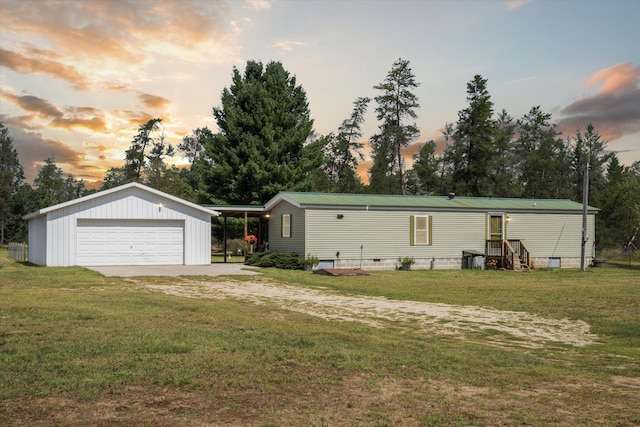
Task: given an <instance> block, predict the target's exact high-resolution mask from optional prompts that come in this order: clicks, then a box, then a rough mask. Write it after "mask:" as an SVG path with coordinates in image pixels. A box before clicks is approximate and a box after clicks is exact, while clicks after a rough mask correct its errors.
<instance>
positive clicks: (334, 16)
mask: <svg viewBox="0 0 640 427" xmlns="http://www.w3.org/2000/svg"><path fill="white" fill-rule="evenodd" d="M638 22H640V1H636V0H609V1H604V0H603V1H589V0H584V1H578V0H570V1H563V0H554V1H550V0H514V1H471V0H467V1H455V0H453V1H436V0H423V1H398V0H394V1H391V0H388V1H373V0H371V1H364V0H362V1H356V0H352V1H349V0H347V1H330V0H315V1H313V0H298V1H266V0H264V1H263V0H254V1H227V2H224V1H213V0H175V1H169V0H151V1H134V0H130V1H119V0H87V1H80V0H67V1H57V0H49V1H44V0H0V122H2V123H3V124H4V125H5V126H6V127H7V128H9V131H10V135H11V136H12V137H13V139H14V143H13V144H14V147H15V149H16V150H17V152H18V154H19V157H20V162H21V164H22V165H23V167H24V170H25V174H26V176H27V180H28V181H29V182H32V180H33V178H34V177H35V176H36V174H37V171H38V169H39V167H40V166H41V165H42V163H43V161H44V160H45V159H46V158H48V157H52V156H53V157H54V158H55V161H56V163H57V165H58V166H59V167H61V168H62V169H63V171H64V172H65V173H67V174H68V173H70V174H73V176H74V177H75V178H77V179H79V178H83V179H84V180H85V182H86V183H87V185H88V186H89V187H92V186H95V185H96V182H99V181H101V180H102V178H103V176H104V172H105V171H106V170H107V169H108V168H110V167H119V166H121V165H122V164H123V159H124V152H125V150H126V149H127V148H128V147H129V145H130V143H131V140H132V137H133V135H134V134H135V132H136V130H137V128H138V126H139V125H140V124H142V123H144V122H146V121H147V120H148V119H150V118H153V117H160V118H162V119H163V123H164V132H165V138H166V139H167V141H169V142H170V143H172V144H174V145H176V146H177V145H178V144H179V143H180V142H181V140H182V138H183V137H184V136H185V135H187V134H189V133H190V132H191V131H192V130H194V129H196V128H199V127H204V126H208V127H209V128H210V129H211V130H213V131H214V132H215V131H216V130H217V128H216V124H215V121H214V120H213V117H212V107H214V106H220V94H221V92H222V90H223V88H224V87H228V86H229V85H230V83H231V73H232V69H233V67H234V66H236V67H238V68H239V69H240V70H244V67H245V65H246V62H247V60H250V59H254V60H259V61H262V62H263V63H265V64H266V63H267V62H269V61H280V62H282V64H283V66H284V68H285V69H286V70H288V71H289V72H290V73H291V74H292V75H295V76H296V79H297V83H298V84H300V85H302V87H303V88H304V89H305V91H306V93H307V97H308V100H309V107H310V110H311V116H312V118H313V119H314V121H315V123H314V128H315V130H316V131H317V132H318V133H320V134H326V133H329V132H332V131H333V132H335V131H336V130H337V128H338V126H339V125H340V122H341V121H342V120H344V119H345V118H347V117H348V116H349V114H350V113H351V109H352V103H353V101H354V100H355V99H356V98H357V97H361V96H369V97H371V98H373V97H375V96H376V95H377V92H376V91H375V90H374V89H373V86H374V85H376V84H378V83H380V82H382V81H383V80H384V78H385V76H386V74H387V72H388V71H389V70H390V69H391V66H392V64H393V62H394V61H396V60H397V59H398V58H403V59H407V60H409V61H410V62H411V67H412V69H413V72H414V74H415V76H416V79H417V81H418V82H420V83H421V85H420V87H419V88H417V89H416V90H415V93H416V95H417V96H418V97H419V101H420V104H421V108H420V109H419V111H418V112H417V113H418V120H417V124H418V127H419V128H420V130H421V135H420V138H419V139H418V141H417V143H424V142H425V141H427V140H429V139H436V140H439V139H440V138H441V137H440V133H441V130H442V128H443V127H444V125H445V124H446V123H447V122H455V121H456V120H457V118H458V111H459V110H461V109H463V108H465V107H466V106H467V102H466V84H467V83H468V82H469V81H470V80H472V79H473V76H474V75H475V74H480V75H482V77H484V78H486V79H488V90H489V93H490V94H491V97H492V100H493V102H494V104H495V110H496V111H499V110H502V109H503V108H504V109H506V110H507V111H508V112H509V113H510V114H511V115H512V116H513V117H514V118H515V119H518V118H521V117H522V116H523V115H524V114H526V113H527V112H528V111H529V110H530V109H531V107H533V106H536V105H540V106H541V109H542V110H543V111H544V112H548V113H551V114H552V118H553V120H554V121H555V122H556V123H558V125H559V126H560V129H561V130H562V131H563V133H564V135H565V136H569V135H575V131H576V128H578V127H580V128H581V129H584V128H586V126H587V124H588V123H589V122H592V123H593V124H594V125H595V126H596V129H597V130H598V131H599V133H600V134H601V135H602V137H603V138H604V139H605V140H606V141H608V143H609V149H610V150H613V151H616V152H617V153H618V157H619V159H620V160H621V162H622V163H624V164H627V165H630V164H631V163H632V162H634V161H636V160H640V47H639V46H640V25H639V24H638ZM374 107H375V105H373V104H372V105H371V106H370V108H369V113H368V114H367V117H366V119H367V121H366V122H365V124H364V126H363V131H364V137H365V139H368V138H369V137H370V136H371V135H373V134H374V133H375V132H376V131H377V126H378V123H377V122H376V120H375V114H374V112H373V109H374ZM416 149H417V145H414V146H412V147H410V149H409V150H408V153H407V154H411V153H412V152H415V151H416ZM172 162H173V163H176V164H184V163H185V162H184V161H183V159H181V158H179V156H178V157H176V158H175V159H173V161H172ZM365 167H366V165H365Z"/></svg>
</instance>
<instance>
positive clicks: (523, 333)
mask: <svg viewBox="0 0 640 427" xmlns="http://www.w3.org/2000/svg"><path fill="white" fill-rule="evenodd" d="M135 281H136V283H138V284H141V285H144V286H147V287H148V288H151V289H154V290H156V291H159V292H163V293H166V294H170V295H176V296H182V297H189V298H214V299H221V298H234V299H238V300H243V301H248V302H251V303H254V304H275V305H277V306H278V307H280V308H282V309H285V310H291V311H296V312H300V313H305V314H308V315H311V316H318V317H322V318H324V319H327V320H337V321H352V322H360V323H364V324H367V325H370V326H374V327H377V328H384V327H394V328H407V329H409V328H410V329H411V330H414V331H415V330H417V331H421V330H423V331H425V332H428V333H430V334H433V333H442V334H448V335H459V336H464V337H465V338H467V339H471V338H472V337H473V334H478V333H480V334H481V335H482V340H483V341H487V342H490V343H494V344H499V345H501V346H504V345H509V346H521V347H531V348H539V347H542V346H544V345H547V344H549V343H558V344H564V345H570V346H575V347H582V346H586V345H590V344H593V343H594V342H596V339H597V336H596V335H595V334H593V333H591V332H590V328H589V325H588V324H587V323H585V322H583V321H581V320H570V319H549V318H545V317H541V316H538V315H535V314H531V313H527V312H518V311H504V310H495V309H492V308H485V307H475V306H458V305H450V304H439V303H429V302H418V301H402V300H391V299H387V298H384V297H367V296H347V295H342V294H338V293H336V292H333V291H331V290H329V289H323V288H300V287H295V286H289V285H283V284H276V283H272V282H269V281H267V280H256V281H220V282H217V281H206V279H205V280H204V281H197V280H194V279H188V278H177V279H176V280H174V281H172V283H163V284H158V283H147V282H145V281H144V280H143V279H135Z"/></svg>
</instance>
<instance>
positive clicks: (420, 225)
mask: <svg viewBox="0 0 640 427" xmlns="http://www.w3.org/2000/svg"><path fill="white" fill-rule="evenodd" d="M410 220H411V222H410V230H411V231H410V237H409V240H410V244H411V246H420V245H431V244H432V241H431V223H432V220H431V216H429V215H411V216H410Z"/></svg>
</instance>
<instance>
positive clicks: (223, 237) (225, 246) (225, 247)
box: [222, 215, 227, 263]
mask: <svg viewBox="0 0 640 427" xmlns="http://www.w3.org/2000/svg"><path fill="white" fill-rule="evenodd" d="M222 218H223V219H224V222H223V226H222V245H223V246H224V249H223V253H224V262H225V263H226V262H227V216H226V215H225V216H223V217H222Z"/></svg>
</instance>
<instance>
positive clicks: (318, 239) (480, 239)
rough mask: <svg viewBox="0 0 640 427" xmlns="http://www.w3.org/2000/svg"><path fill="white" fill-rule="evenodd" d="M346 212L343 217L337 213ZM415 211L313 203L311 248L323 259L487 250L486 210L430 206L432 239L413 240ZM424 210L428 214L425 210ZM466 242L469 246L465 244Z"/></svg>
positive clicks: (309, 223) (309, 220)
mask: <svg viewBox="0 0 640 427" xmlns="http://www.w3.org/2000/svg"><path fill="white" fill-rule="evenodd" d="M338 214H342V215H343V219H337V215H338ZM415 215H421V214H420V213H416V212H415V211H411V212H409V211H391V210H386V211H372V210H370V211H366V210H364V209H363V210H358V211H356V210H333V209H327V210H320V209H313V210H312V209H307V210H306V215H305V221H306V224H307V226H306V228H305V233H306V253H312V254H314V255H316V256H317V257H318V258H320V259H334V258H335V255H336V252H338V251H339V252H340V258H341V259H359V258H360V246H361V245H362V256H363V258H365V259H374V258H397V257H399V256H413V257H416V258H431V257H436V258H440V257H460V256H462V249H474V250H478V251H483V250H484V244H485V243H484V242H485V215H484V214H478V213H473V212H430V213H429V217H430V222H431V228H432V229H431V234H430V236H429V239H430V241H431V242H432V244H431V245H413V246H412V245H411V242H410V238H409V237H410V236H411V220H410V217H411V216H415ZM422 215H424V214H422ZM461 245H462V246H463V248H461Z"/></svg>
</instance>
